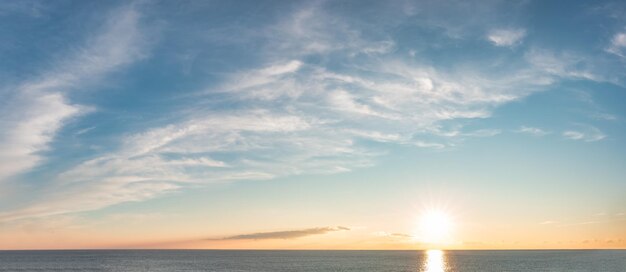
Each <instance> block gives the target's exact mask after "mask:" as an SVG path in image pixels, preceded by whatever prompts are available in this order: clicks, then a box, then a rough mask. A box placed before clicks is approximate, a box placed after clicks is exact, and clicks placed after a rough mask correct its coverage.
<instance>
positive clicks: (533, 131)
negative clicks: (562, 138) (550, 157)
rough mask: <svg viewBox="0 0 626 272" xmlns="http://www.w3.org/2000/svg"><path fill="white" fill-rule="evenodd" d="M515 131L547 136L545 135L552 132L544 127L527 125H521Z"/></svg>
mask: <svg viewBox="0 0 626 272" xmlns="http://www.w3.org/2000/svg"><path fill="white" fill-rule="evenodd" d="M515 132H517V133H524V134H529V135H532V136H545V135H548V134H550V132H548V131H545V130H543V129H540V128H536V127H527V126H521V127H520V128H519V129H517V130H515Z"/></svg>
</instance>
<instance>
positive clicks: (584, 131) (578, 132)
mask: <svg viewBox="0 0 626 272" xmlns="http://www.w3.org/2000/svg"><path fill="white" fill-rule="evenodd" d="M562 135H563V137H565V138H567V139H570V140H578V141H585V142H596V141H600V140H603V139H604V138H606V135H605V134H604V133H603V132H602V131H600V130H599V129H598V128H596V127H594V126H590V125H579V126H578V128H577V129H575V130H566V131H563V133H562Z"/></svg>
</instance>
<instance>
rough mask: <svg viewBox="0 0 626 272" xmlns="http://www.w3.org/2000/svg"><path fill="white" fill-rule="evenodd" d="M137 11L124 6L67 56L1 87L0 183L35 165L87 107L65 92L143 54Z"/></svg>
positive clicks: (94, 79)
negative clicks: (8, 86)
mask: <svg viewBox="0 0 626 272" xmlns="http://www.w3.org/2000/svg"><path fill="white" fill-rule="evenodd" d="M138 19H139V14H138V13H137V12H136V11H135V9H134V8H133V7H124V8H123V9H121V10H119V11H118V12H117V13H116V14H115V15H114V16H113V17H112V18H110V19H109V20H108V21H107V22H106V24H105V27H104V30H103V31H102V32H101V33H100V34H99V35H95V36H94V37H93V38H92V39H91V40H90V41H89V42H88V43H87V45H86V46H84V47H83V48H81V49H80V50H76V52H73V54H70V55H71V56H69V57H68V58H66V60H64V61H62V62H59V63H57V64H56V66H54V67H51V68H50V69H49V71H46V72H43V73H42V74H41V75H40V76H39V77H36V78H34V79H32V80H28V81H25V82H23V83H22V84H20V85H19V86H17V87H15V88H13V89H12V90H5V91H2V92H0V98H2V100H3V101H4V102H0V105H1V107H0V131H2V132H1V133H0V149H2V150H3V152H2V154H0V165H1V166H0V182H2V181H3V180H5V179H7V178H10V177H12V176H14V175H17V174H20V173H23V172H25V171H27V170H29V169H31V168H33V167H35V166H36V165H38V164H40V163H41V162H42V160H43V159H44V157H43V156H42V155H41V153H42V152H43V151H46V150H47V149H48V148H49V145H50V143H51V142H52V141H53V140H54V137H55V135H56V134H57V132H58V131H59V130H61V129H62V128H63V126H64V125H65V124H66V123H67V122H68V121H70V120H72V118H75V117H77V116H79V115H80V114H83V113H85V112H87V111H88V110H89V108H88V107H85V106H81V105H77V104H73V103H71V102H70V101H68V98H67V92H69V91H71V90H76V89H77V88H79V87H85V86H89V85H92V83H91V82H93V81H97V80H98V79H99V78H100V77H102V76H104V75H106V74H107V73H110V72H112V71H113V70H115V69H117V68H118V67H120V66H122V65H125V64H128V63H130V62H132V61H135V60H137V59H138V58H140V57H141V56H142V53H141V51H140V50H139V47H138V44H139V43H140V42H141V39H140V37H141V35H140V33H138V30H137V28H138V26H137V22H138Z"/></svg>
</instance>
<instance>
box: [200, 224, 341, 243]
mask: <svg viewBox="0 0 626 272" xmlns="http://www.w3.org/2000/svg"><path fill="white" fill-rule="evenodd" d="M347 230H350V229H349V228H346V227H341V226H338V227H322V228H311V229H302V230H288V231H275V232H257V233H249V234H239V235H234V236H229V237H225V238H219V239H209V240H267V239H286V240H290V239H297V238H302V237H306V236H311V235H322V234H327V233H329V232H336V231H347Z"/></svg>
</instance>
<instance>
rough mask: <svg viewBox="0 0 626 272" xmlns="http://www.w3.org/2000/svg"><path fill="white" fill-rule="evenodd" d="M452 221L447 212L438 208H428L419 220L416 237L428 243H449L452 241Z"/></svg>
mask: <svg viewBox="0 0 626 272" xmlns="http://www.w3.org/2000/svg"><path fill="white" fill-rule="evenodd" d="M452 230H453V222H452V219H451V218H450V216H449V215H448V214H446V213H445V212H442V211H439V210H429V211H427V212H425V213H424V214H422V216H421V218H420V221H419V229H418V235H417V237H418V239H419V240H420V241H421V242H424V243H429V244H449V243H451V242H452Z"/></svg>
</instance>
